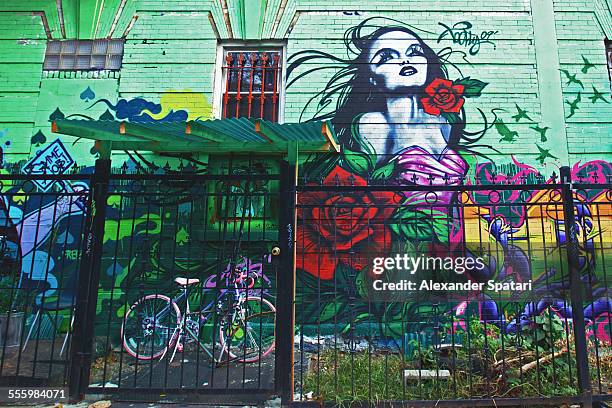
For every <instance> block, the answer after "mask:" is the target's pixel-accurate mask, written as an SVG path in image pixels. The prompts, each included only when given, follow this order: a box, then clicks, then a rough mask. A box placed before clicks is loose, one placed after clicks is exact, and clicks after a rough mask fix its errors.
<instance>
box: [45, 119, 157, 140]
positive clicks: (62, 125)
mask: <svg viewBox="0 0 612 408" xmlns="http://www.w3.org/2000/svg"><path fill="white" fill-rule="evenodd" d="M75 122H77V123H75ZM78 122H81V121H80V120H59V121H53V122H51V131H52V132H53V133H60V134H63V135H70V136H76V137H82V138H84V139H90V140H102V141H108V142H141V143H147V140H146V139H143V138H140V137H132V136H125V135H121V134H118V133H112V132H108V131H105V130H102V129H92V128H90V127H86V126H82V125H80V124H79V123H78Z"/></svg>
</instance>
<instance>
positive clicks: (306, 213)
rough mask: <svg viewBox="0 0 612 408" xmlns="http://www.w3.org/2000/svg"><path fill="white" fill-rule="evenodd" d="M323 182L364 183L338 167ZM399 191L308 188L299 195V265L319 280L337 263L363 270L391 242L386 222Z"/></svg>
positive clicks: (393, 208) (329, 183)
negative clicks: (312, 189)
mask: <svg viewBox="0 0 612 408" xmlns="http://www.w3.org/2000/svg"><path fill="white" fill-rule="evenodd" d="M323 184H324V185H345V186H346V185H348V186H366V185H367V182H366V181H365V180H364V179H363V178H361V177H359V176H356V175H354V174H352V173H349V172H348V171H346V170H344V169H343V168H341V167H338V166H336V167H335V168H334V169H333V170H332V171H331V173H329V174H328V175H327V177H326V178H325V179H324V180H323ZM399 199H400V196H398V195H397V194H395V193H393V192H388V191H384V192H383V191H381V192H361V191H359V192H347V193H344V192H335V191H334V192H326V191H320V192H319V191H315V192H304V193H301V194H299V195H298V204H299V207H298V220H299V223H298V224H299V225H298V230H297V234H296V239H297V261H296V263H297V267H298V268H299V269H303V270H304V271H306V272H308V273H309V274H311V275H313V276H315V277H317V278H320V279H325V280H328V279H332V278H333V277H334V272H335V269H336V266H337V265H338V263H343V264H345V265H349V266H350V267H352V268H354V269H355V270H358V271H359V270H362V269H363V268H364V267H365V266H367V265H369V264H370V263H371V260H372V258H374V257H379V256H385V255H386V254H387V252H388V251H389V249H390V246H391V231H390V229H389V227H388V226H387V224H386V222H387V220H388V219H389V218H390V217H391V214H392V213H393V211H394V210H395V207H393V205H394V204H397V203H398V202H399Z"/></svg>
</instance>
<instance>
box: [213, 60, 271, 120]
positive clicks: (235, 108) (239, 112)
mask: <svg viewBox="0 0 612 408" xmlns="http://www.w3.org/2000/svg"><path fill="white" fill-rule="evenodd" d="M280 78H281V51H280V50H268V51H251V50H232V51H226V52H225V58H224V64H223V80H224V81H223V99H222V104H223V106H222V117H223V118H254V119H260V118H261V119H265V120H269V121H272V122H278V116H279V105H280V96H279V94H280Z"/></svg>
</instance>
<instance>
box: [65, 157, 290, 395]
mask: <svg viewBox="0 0 612 408" xmlns="http://www.w3.org/2000/svg"><path fill="white" fill-rule="evenodd" d="M269 162H270V160H269V159H268V160H267V161H266V160H262V161H257V160H255V159H253V158H248V159H246V158H245V159H242V160H240V159H234V161H232V160H230V161H229V162H228V163H225V164H224V167H223V168H222V169H220V170H219V172H218V173H219V174H216V175H211V174H210V173H211V172H209V173H207V174H196V173H185V172H183V173H180V174H179V173H177V174H176V175H173V174H170V175H168V174H165V175H156V174H109V172H108V164H106V165H105V166H103V165H104V163H101V164H100V163H99V166H98V168H97V169H96V174H97V175H98V176H97V177H98V180H97V184H96V183H94V184H95V186H94V188H93V190H94V191H93V193H92V194H93V196H94V206H95V211H94V212H93V217H92V219H91V226H92V230H91V231H92V240H91V244H92V246H91V247H90V248H89V249H90V254H91V255H90V259H89V261H86V262H84V263H83V269H84V270H89V271H90V272H89V276H90V277H91V279H89V281H83V282H82V286H81V288H82V289H83V291H82V293H83V294H84V295H83V296H84V298H83V299H82V302H83V304H84V305H86V307H84V308H83V309H82V310H81V311H82V313H83V315H82V316H81V318H82V319H83V326H82V327H80V329H81V330H82V333H83V336H84V337H83V339H82V343H79V344H82V348H81V350H75V351H74V354H73V356H74V357H75V358H79V356H83V361H84V363H85V364H84V366H83V368H82V370H81V371H80V372H79V371H78V370H77V371H75V373H74V375H75V376H78V378H79V380H78V381H75V382H76V383H77V384H76V385H75V390H78V391H75V392H79V391H80V392H83V391H85V392H89V393H96V394H110V393H123V394H132V395H133V396H138V395H143V394H149V395H148V397H149V398H150V397H151V395H150V394H151V393H157V394H159V393H163V394H165V393H169V394H170V393H172V391H180V392H181V393H183V392H185V391H192V392H197V393H198V394H211V395H213V396H214V395H217V396H218V395H224V397H223V401H231V399H232V398H234V399H236V401H243V400H245V398H248V399H249V400H253V398H255V397H256V396H261V397H268V396H269V395H271V394H272V393H274V391H275V388H276V387H277V385H276V384H275V378H277V376H278V374H277V370H276V358H275V356H276V354H277V351H276V348H275V343H276V336H275V332H276V324H278V323H277V319H276V316H277V313H276V305H277V302H278V301H281V300H282V299H279V297H278V296H277V289H276V288H277V283H278V282H279V281H280V282H282V277H281V278H280V279H279V278H278V277H279V265H281V264H282V263H283V262H284V260H283V255H285V256H286V253H284V252H285V251H283V250H281V249H280V248H279V225H280V222H281V216H282V214H281V213H282V211H281V204H280V195H281V190H282V189H286V187H285V186H284V185H283V184H284V181H283V180H282V179H281V176H280V173H281V171H280V170H281V169H280V168H278V167H276V168H274V166H272V167H273V168H272V169H268V168H267V167H269ZM104 167H106V170H105V169H104ZM105 172H106V174H105ZM104 204H105V205H104ZM102 237H103V238H102ZM85 294H88V295H87V296H88V298H87V299H85V296H86V295H85ZM78 319H79V316H78V315H77V320H78ZM88 321H89V322H90V323H87V322H88ZM88 325H89V326H88ZM76 347H79V345H76ZM79 353H80V354H79Z"/></svg>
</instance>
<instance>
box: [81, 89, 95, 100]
mask: <svg viewBox="0 0 612 408" xmlns="http://www.w3.org/2000/svg"><path fill="white" fill-rule="evenodd" d="M95 97H96V93H95V92H94V91H92V89H91V88H90V87H87V89H85V90H84V91H83V92H81V100H84V101H85V102H89V101H91V100H93V99H94V98H95Z"/></svg>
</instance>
